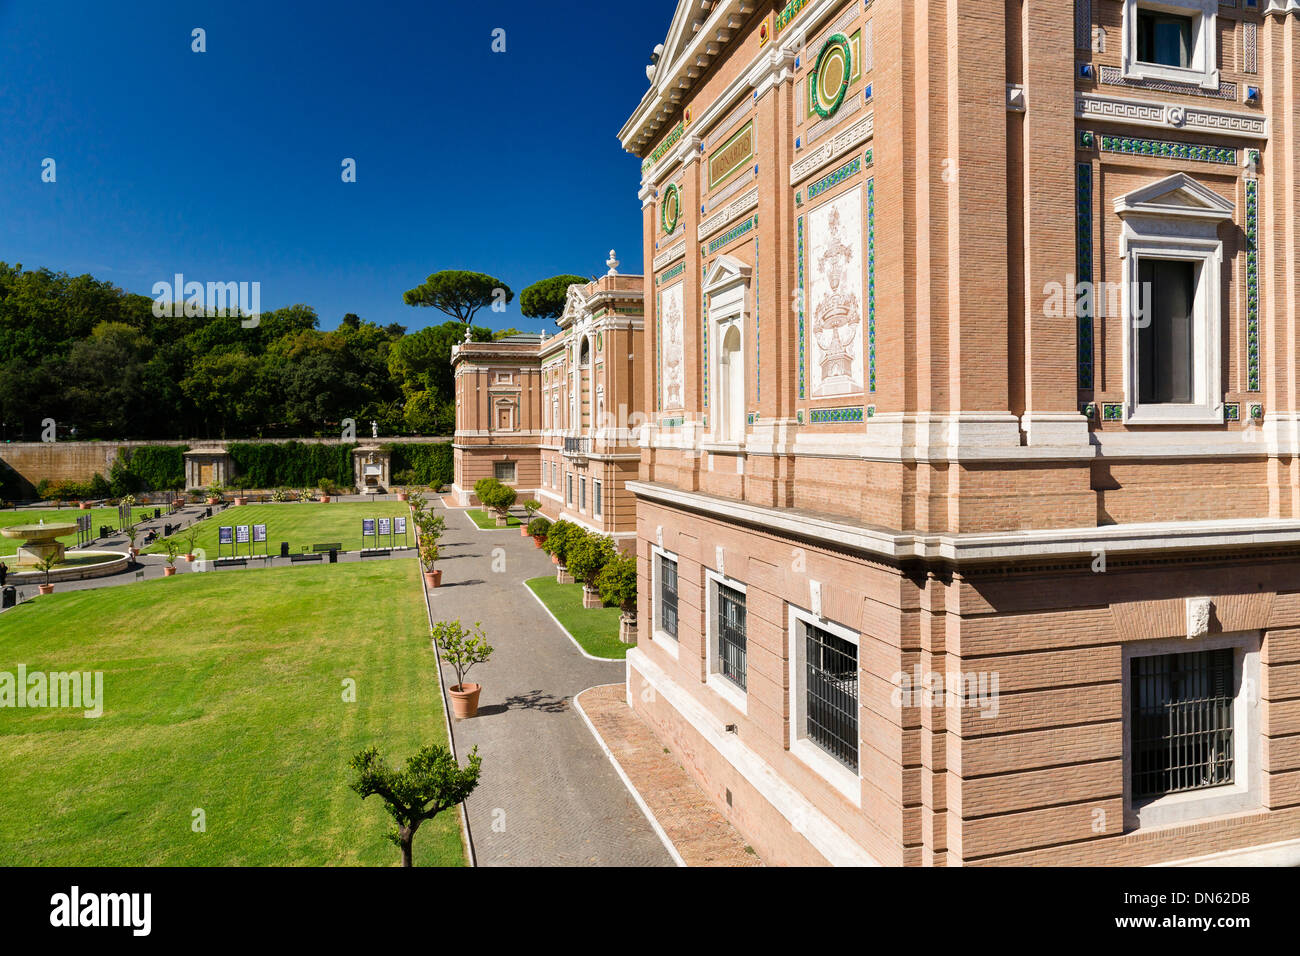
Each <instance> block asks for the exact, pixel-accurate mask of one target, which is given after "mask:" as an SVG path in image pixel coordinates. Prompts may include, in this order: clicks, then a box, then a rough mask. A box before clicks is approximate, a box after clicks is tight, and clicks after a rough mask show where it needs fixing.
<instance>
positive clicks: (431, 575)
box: [424, 571, 442, 588]
mask: <svg viewBox="0 0 1300 956" xmlns="http://www.w3.org/2000/svg"><path fill="white" fill-rule="evenodd" d="M424 580H425V581H426V582H427V583H428V585H429V587H431V588H437V587H442V571H425V572H424Z"/></svg>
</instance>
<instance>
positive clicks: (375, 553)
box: [361, 548, 393, 558]
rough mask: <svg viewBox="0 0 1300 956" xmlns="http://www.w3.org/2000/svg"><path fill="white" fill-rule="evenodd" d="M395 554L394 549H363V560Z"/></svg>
mask: <svg viewBox="0 0 1300 956" xmlns="http://www.w3.org/2000/svg"><path fill="white" fill-rule="evenodd" d="M392 553H393V549H392V548H362V549H361V556H362V557H363V558H381V557H383V556H384V555H389V554H392Z"/></svg>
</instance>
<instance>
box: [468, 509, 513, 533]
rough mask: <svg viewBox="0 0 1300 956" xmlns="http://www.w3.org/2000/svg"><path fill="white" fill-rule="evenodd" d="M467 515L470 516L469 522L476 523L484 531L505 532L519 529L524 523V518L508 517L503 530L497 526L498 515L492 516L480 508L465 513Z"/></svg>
mask: <svg viewBox="0 0 1300 956" xmlns="http://www.w3.org/2000/svg"><path fill="white" fill-rule="evenodd" d="M465 514H467V515H469V520H470V521H472V522H474V523H475V524H476V525H478V526H479V527H480V528H482V529H483V530H484V531H505V530H506V529H507V528H518V527H519V526H520V525H521V524H523V523H524V522H523V519H522V518H517V517H515V516H514V515H506V526H505V528H501V527H498V526H497V519H496V515H490V514H488V513H487V512H486V511H483V510H482V509H480V508H470V509H468V510H467V511H466V512H465Z"/></svg>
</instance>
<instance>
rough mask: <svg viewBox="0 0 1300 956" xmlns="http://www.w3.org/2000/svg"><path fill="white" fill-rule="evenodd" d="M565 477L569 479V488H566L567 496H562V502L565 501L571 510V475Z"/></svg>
mask: <svg viewBox="0 0 1300 956" xmlns="http://www.w3.org/2000/svg"><path fill="white" fill-rule="evenodd" d="M566 477H567V478H568V479H569V481H568V486H569V487H568V491H567V494H566V495H565V496H564V500H565V501H567V502H568V503H569V507H570V508H572V507H573V475H567V476H566Z"/></svg>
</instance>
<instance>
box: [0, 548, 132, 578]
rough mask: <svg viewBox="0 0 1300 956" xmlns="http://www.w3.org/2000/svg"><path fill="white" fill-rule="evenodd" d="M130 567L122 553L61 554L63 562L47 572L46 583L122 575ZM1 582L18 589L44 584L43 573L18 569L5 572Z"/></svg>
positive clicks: (84, 552)
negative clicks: (19, 587)
mask: <svg viewBox="0 0 1300 956" xmlns="http://www.w3.org/2000/svg"><path fill="white" fill-rule="evenodd" d="M130 564H131V556H130V555H129V554H127V553H126V552H125V551H69V552H67V553H66V554H65V555H64V558H63V562H62V563H60V564H56V565H55V566H54V567H53V569H51V571H50V583H51V584H55V583H57V582H59V581H81V580H84V579H86V578H103V577H108V576H109V575H110V574H120V573H122V572H123V571H125V570H127V568H128V567H129V566H130ZM5 583H6V584H13V585H18V586H22V585H29V584H44V583H45V572H44V571H41V570H39V569H37V568H32V567H26V566H24V567H20V568H19V569H17V570H11V571H10V572H9V577H8V580H7V581H6V582H5Z"/></svg>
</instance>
